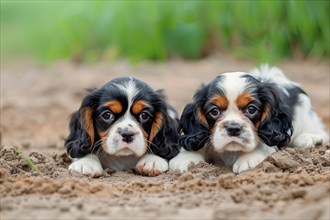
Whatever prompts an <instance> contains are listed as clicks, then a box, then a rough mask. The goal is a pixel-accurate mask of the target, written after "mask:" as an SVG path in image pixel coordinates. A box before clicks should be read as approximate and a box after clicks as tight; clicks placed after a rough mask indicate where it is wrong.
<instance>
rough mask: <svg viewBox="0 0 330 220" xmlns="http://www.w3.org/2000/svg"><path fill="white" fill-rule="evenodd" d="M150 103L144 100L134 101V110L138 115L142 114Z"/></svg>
mask: <svg viewBox="0 0 330 220" xmlns="http://www.w3.org/2000/svg"><path fill="white" fill-rule="evenodd" d="M149 106H150V105H149V104H148V103H146V102H145V101H143V100H139V101H136V102H134V103H133V105H132V112H133V113H134V114H136V115H138V114H140V113H141V112H142V110H143V109H145V108H146V107H149Z"/></svg>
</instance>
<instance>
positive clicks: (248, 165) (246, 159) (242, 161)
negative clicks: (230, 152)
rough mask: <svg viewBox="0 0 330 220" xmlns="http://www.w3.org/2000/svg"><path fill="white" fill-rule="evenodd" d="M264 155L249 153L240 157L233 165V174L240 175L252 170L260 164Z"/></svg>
mask: <svg viewBox="0 0 330 220" xmlns="http://www.w3.org/2000/svg"><path fill="white" fill-rule="evenodd" d="M265 158H266V155H264V154H262V153H260V152H251V153H248V154H244V155H242V156H240V157H239V158H238V159H237V161H236V162H235V163H234V165H233V172H234V173H240V172H243V171H245V170H248V169H252V168H254V167H256V166H257V165H258V164H260V163H261V162H262V161H263V160H264V159H265Z"/></svg>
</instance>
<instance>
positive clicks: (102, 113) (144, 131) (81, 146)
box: [65, 77, 169, 157]
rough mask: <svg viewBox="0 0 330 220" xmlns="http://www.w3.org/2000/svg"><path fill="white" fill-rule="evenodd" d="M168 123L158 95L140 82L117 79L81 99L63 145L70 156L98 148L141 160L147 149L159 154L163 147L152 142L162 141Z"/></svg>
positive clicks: (111, 153) (165, 108)
mask: <svg viewBox="0 0 330 220" xmlns="http://www.w3.org/2000/svg"><path fill="white" fill-rule="evenodd" d="M168 120H169V119H168V115H167V106H166V103H165V101H164V97H163V95H162V94H161V93H159V92H156V91H154V90H152V89H151V88H150V87H149V86H148V85H147V84H146V83H144V82H142V81H140V80H137V79H134V78H131V77H122V78H117V79H114V80H112V81H110V82H109V83H107V84H106V85H104V86H103V87H101V88H100V89H98V90H95V91H92V92H91V93H90V94H88V95H87V96H86V97H85V98H84V100H83V102H82V104H81V107H80V109H79V110H78V111H77V112H75V113H73V115H72V117H71V122H70V125H69V128H70V134H69V136H68V138H67V139H66V142H65V146H66V148H67V150H68V152H69V154H70V155H71V156H72V157H82V156H84V155H85V154H87V153H90V152H92V151H94V150H96V149H98V148H102V150H103V151H104V152H105V153H107V154H110V155H115V156H128V155H135V156H137V157H140V156H142V155H144V154H145V153H146V152H147V150H151V151H153V152H154V153H158V154H161V153H160V152H159V151H160V150H159V148H161V147H162V146H157V148H156V147H155V146H154V144H153V143H154V142H157V140H158V139H159V138H161V139H162V140H164V142H165V139H166V137H163V136H164V132H163V130H164V129H165V128H166V124H167V123H166V122H167V121H168ZM162 152H163V153H164V154H168V153H169V152H167V151H166V150H164V149H162ZM163 156H164V155H163Z"/></svg>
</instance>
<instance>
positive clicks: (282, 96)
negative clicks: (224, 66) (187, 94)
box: [170, 65, 329, 173]
mask: <svg viewBox="0 0 330 220" xmlns="http://www.w3.org/2000/svg"><path fill="white" fill-rule="evenodd" d="M180 130H181V132H182V133H183V136H182V137H181V138H180V139H179V143H180V145H181V146H183V147H184V148H185V149H182V150H181V152H180V153H179V154H178V156H176V157H175V158H174V159H172V160H171V161H170V169H171V170H175V169H178V170H180V171H182V172H183V171H185V170H187V168H188V166H189V165H190V164H191V163H193V164H197V163H199V162H202V161H207V162H211V163H215V164H218V163H219V164H224V165H227V166H231V167H232V170H233V172H235V173H240V172H242V171H244V170H247V169H250V168H253V167H255V166H257V165H258V164H259V163H261V162H262V161H263V160H264V159H265V158H266V157H267V156H268V155H270V154H272V153H273V152H275V151H276V150H277V149H278V148H282V147H284V146H292V147H314V146H316V145H319V144H324V143H326V142H327V141H329V136H328V134H327V133H326V131H325V130H324V126H323V124H322V122H321V120H320V119H319V117H318V116H317V115H316V113H315V112H314V111H313V109H312V106H311V101H310V99H309V97H308V96H307V95H306V93H305V92H304V91H303V90H302V89H301V88H300V87H299V85H298V84H296V83H294V82H292V81H290V80H289V79H288V78H287V77H286V76H285V75H284V74H283V73H282V71H281V70H280V69H278V68H276V67H273V68H270V67H268V66H267V65H264V66H261V68H260V69H254V70H252V71H251V73H244V72H233V73H225V74H222V75H219V76H217V77H216V78H215V79H214V80H213V81H212V82H210V83H209V84H207V85H205V86H202V87H201V88H200V89H199V90H198V91H197V92H196V94H195V95H194V102H193V103H190V104H188V105H187V106H186V107H185V109H184V111H183V114H182V116H181V120H180Z"/></svg>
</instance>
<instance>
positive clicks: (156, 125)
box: [149, 112, 164, 142]
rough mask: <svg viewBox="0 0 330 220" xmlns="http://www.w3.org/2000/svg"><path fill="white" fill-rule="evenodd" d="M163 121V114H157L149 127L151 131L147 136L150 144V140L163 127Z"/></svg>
mask: <svg viewBox="0 0 330 220" xmlns="http://www.w3.org/2000/svg"><path fill="white" fill-rule="evenodd" d="M163 119H164V117H163V114H162V113H160V112H158V113H157V114H156V116H155V119H154V122H153V123H152V126H151V131H150V135H149V141H150V142H152V140H153V139H154V137H155V136H156V134H157V133H158V131H159V130H160V128H161V127H162V126H163Z"/></svg>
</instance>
